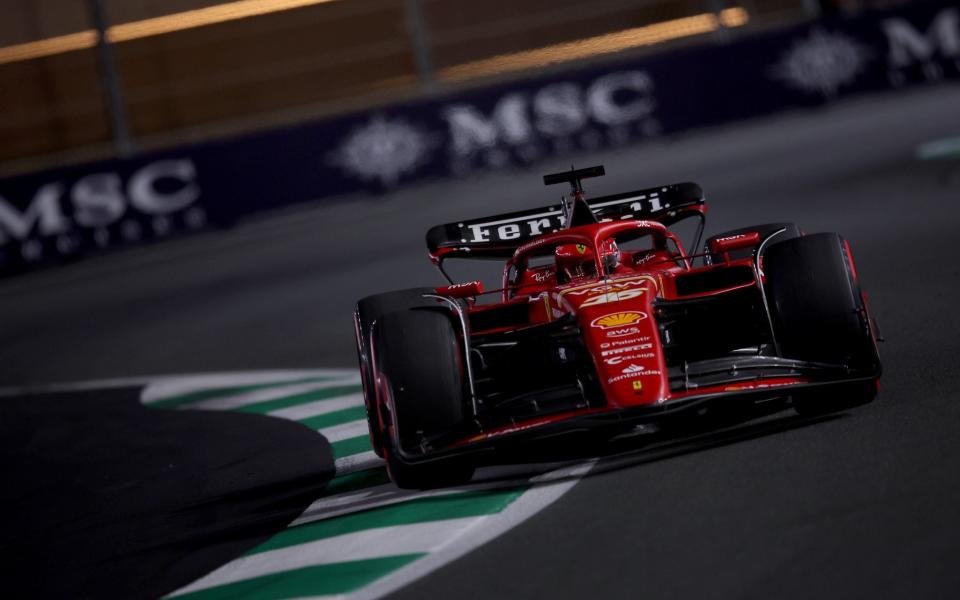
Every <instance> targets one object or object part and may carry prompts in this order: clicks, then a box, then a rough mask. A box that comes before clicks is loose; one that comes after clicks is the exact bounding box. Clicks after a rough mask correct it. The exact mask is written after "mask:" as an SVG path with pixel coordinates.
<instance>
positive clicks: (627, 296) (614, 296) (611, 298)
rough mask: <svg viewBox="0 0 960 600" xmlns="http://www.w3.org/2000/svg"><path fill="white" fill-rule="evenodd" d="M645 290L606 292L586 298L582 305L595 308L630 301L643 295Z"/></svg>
mask: <svg viewBox="0 0 960 600" xmlns="http://www.w3.org/2000/svg"><path fill="white" fill-rule="evenodd" d="M645 291H646V290H645V289H643V288H640V289H637V290H623V291H622V292H608V293H606V294H602V295H600V296H594V297H592V298H587V300H586V301H584V302H583V303H582V304H580V306H581V307H584V306H596V305H598V304H607V303H608V302H622V301H623V300H632V299H634V298H636V297H637V296H641V295H643V293H644V292H645Z"/></svg>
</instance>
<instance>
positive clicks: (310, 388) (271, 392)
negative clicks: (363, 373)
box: [178, 377, 360, 410]
mask: <svg viewBox="0 0 960 600" xmlns="http://www.w3.org/2000/svg"><path fill="white" fill-rule="evenodd" d="M359 384H360V379H359V378H357V377H355V378H350V379H334V380H332V381H315V382H313V383H298V384H293V385H283V386H275V387H269V388H266V389H262V390H254V391H252V392H244V393H241V394H234V395H232V396H222V397H219V398H209V399H207V400H199V401H197V402H190V403H189V404H182V405H180V406H178V408H188V409H191V410H230V409H234V408H243V407H244V406H249V405H251V404H259V403H260V402H269V401H270V400H279V399H280V398H285V397H287V396H296V395H297V394H304V393H307V392H317V391H321V390H326V389H330V388H336V387H343V386H347V385H359ZM188 393H189V392H188Z"/></svg>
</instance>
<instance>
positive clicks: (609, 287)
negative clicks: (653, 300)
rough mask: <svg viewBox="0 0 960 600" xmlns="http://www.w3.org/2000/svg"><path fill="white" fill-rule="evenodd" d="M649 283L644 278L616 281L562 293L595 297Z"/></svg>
mask: <svg viewBox="0 0 960 600" xmlns="http://www.w3.org/2000/svg"><path fill="white" fill-rule="evenodd" d="M647 281H650V280H649V279H648V278H646V277H644V278H642V279H631V280H628V281H614V282H612V283H598V284H593V285H590V286H585V287H577V288H571V289H569V290H564V291H562V292H561V294H563V295H567V294H570V295H571V296H584V295H593V294H602V293H603V292H616V291H619V290H625V289H629V288H634V287H641V286H643V285H645V284H646V282H647Z"/></svg>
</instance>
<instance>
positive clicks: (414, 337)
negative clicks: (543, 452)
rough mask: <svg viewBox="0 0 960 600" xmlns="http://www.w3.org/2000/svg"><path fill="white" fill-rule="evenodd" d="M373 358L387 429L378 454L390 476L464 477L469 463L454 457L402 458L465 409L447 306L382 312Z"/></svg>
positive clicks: (433, 482) (401, 480)
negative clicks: (384, 398)
mask: <svg viewBox="0 0 960 600" xmlns="http://www.w3.org/2000/svg"><path fill="white" fill-rule="evenodd" d="M373 352H374V353H375V358H374V361H375V364H376V369H377V372H378V373H379V375H380V379H381V381H380V385H381V386H382V388H381V389H383V391H384V392H385V393H386V394H387V395H388V396H389V398H390V408H391V409H392V410H393V411H394V414H393V415H391V417H392V418H391V422H392V423H393V425H394V426H393V428H392V429H393V430H392V435H391V436H389V439H386V440H384V441H385V444H384V458H385V459H386V461H387V470H388V471H389V473H390V478H391V479H392V480H393V482H394V483H395V484H396V485H397V486H398V487H402V488H413V489H425V488H431V487H440V486H449V485H457V484H461V483H465V482H467V481H469V480H470V478H471V477H472V476H473V472H474V466H473V465H472V464H471V463H470V462H469V461H467V460H464V459H462V458H460V457H452V458H442V459H437V460H427V461H424V462H407V461H405V460H403V459H402V458H401V456H400V454H401V452H402V453H403V454H407V455H416V454H419V453H421V452H423V451H424V449H425V448H424V445H425V443H426V441H427V440H429V439H430V438H432V437H434V436H437V435H439V434H443V433H446V432H449V431H451V430H454V429H457V428H458V427H460V426H461V425H462V424H463V422H464V419H465V417H466V415H467V411H466V410H465V404H464V384H465V381H464V375H463V369H462V365H461V352H460V343H459V340H458V336H457V331H456V329H455V328H454V324H453V321H452V320H451V318H450V315H449V313H448V312H446V311H443V310H440V309H437V308H430V309H411V310H405V311H398V312H392V313H388V314H385V315H383V316H381V317H380V319H378V320H377V322H376V325H375V326H374V345H373Z"/></svg>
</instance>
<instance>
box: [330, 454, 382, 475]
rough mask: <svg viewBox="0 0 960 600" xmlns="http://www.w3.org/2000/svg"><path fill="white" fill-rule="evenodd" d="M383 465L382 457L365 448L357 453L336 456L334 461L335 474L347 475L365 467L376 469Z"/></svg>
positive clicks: (364, 469) (365, 468) (363, 469)
mask: <svg viewBox="0 0 960 600" xmlns="http://www.w3.org/2000/svg"><path fill="white" fill-rule="evenodd" d="M383 465H384V462H383V459H382V458H380V457H379V456H377V455H376V454H375V453H374V452H373V450H367V451H366V452H361V453H359V454H351V455H350V456H344V457H342V458H338V459H337V460H336V461H335V462H334V470H335V472H336V476H337V477H339V476H341V475H349V474H350V473H356V472H357V471H366V470H367V469H376V468H377V467H382V466H383Z"/></svg>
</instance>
